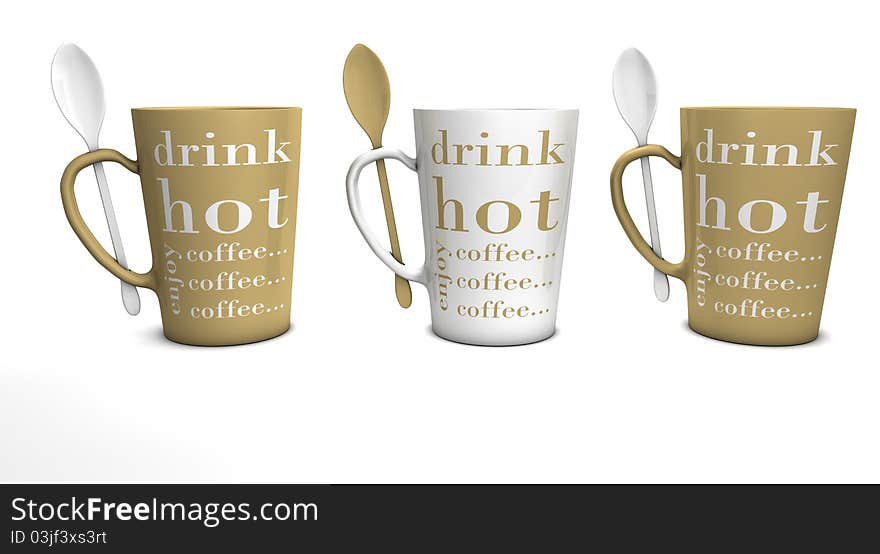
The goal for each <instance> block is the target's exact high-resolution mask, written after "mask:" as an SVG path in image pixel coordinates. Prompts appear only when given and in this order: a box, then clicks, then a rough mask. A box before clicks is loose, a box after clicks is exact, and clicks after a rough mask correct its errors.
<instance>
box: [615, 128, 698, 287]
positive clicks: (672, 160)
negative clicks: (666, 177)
mask: <svg viewBox="0 0 880 554" xmlns="http://www.w3.org/2000/svg"><path fill="white" fill-rule="evenodd" d="M646 156H657V157H659V158H663V159H664V160H666V161H667V162H669V164H670V165H671V166H672V167H674V168H676V169H678V170H679V171H680V170H681V158H679V157H678V156H675V155H673V154H672V153H671V152H670V151H669V150H667V149H665V148H663V147H662V146H659V145H656V144H648V145H646V146H639V147H638V148H633V149H632V150H629V151H627V152H624V153H623V155H621V156H620V157H619V158H618V159H617V161H616V162H615V163H614V167H613V168H612V169H611V204H612V205H613V206H614V212H615V213H616V214H617V219H618V220H619V221H620V225H621V226H622V227H623V230H624V232H625V233H626V236H627V237H628V238H629V240H630V242H631V243H632V244H633V246H635V247H636V250H638V251H639V254H641V255H642V257H643V258H645V259H646V260H647V261H648V263H649V264H651V265H652V266H654V267H655V268H656V269H657V270H659V271H662V272H663V273H665V274H666V275H671V276H672V277H676V278H678V279H681V280H682V281H684V280H685V277H686V272H687V270H686V267H685V263H684V261H681V262H679V263H677V264H674V263H671V262H668V261H666V260H664V259H663V258H661V257H659V256H657V254H655V253H654V250H653V249H652V248H651V245H649V244H648V243H647V242H646V241H645V239H644V237H642V234H641V233H639V229H638V227H636V224H635V222H633V219H632V216H630V215H629V210H627V208H626V202H625V201H624V199H623V171H624V170H625V169H626V166H628V165H629V164H630V163H632V162H634V161H635V160H638V159H640V158H644V157H646Z"/></svg>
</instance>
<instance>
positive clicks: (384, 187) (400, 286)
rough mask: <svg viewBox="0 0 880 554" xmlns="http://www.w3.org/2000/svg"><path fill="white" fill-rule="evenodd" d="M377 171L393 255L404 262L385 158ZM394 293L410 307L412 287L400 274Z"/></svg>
mask: <svg viewBox="0 0 880 554" xmlns="http://www.w3.org/2000/svg"><path fill="white" fill-rule="evenodd" d="M376 171H378V172H379V190H380V191H382V205H383V206H384V207H385V223H386V225H387V226H388V238H389V239H390V241H391V255H392V256H394V259H395V260H397V261H398V262H400V263H403V256H402V255H401V253H400V239H398V237H397V222H396V221H395V219H394V206H392V205H391V188H390V187H389V186H388V174H387V173H386V172H385V160H379V161H377V162H376ZM394 293H395V295H396V296H397V303H398V304H400V307H401V308H409V307H410V305H411V304H412V289H410V286H409V281H407V280H406V279H404V278H403V277H401V276H400V275H395V276H394Z"/></svg>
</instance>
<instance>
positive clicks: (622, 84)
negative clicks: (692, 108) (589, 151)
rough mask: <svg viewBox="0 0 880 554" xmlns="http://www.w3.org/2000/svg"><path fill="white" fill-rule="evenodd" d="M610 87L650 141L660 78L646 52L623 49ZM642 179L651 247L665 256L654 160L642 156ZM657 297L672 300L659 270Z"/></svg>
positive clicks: (642, 139) (639, 136)
mask: <svg viewBox="0 0 880 554" xmlns="http://www.w3.org/2000/svg"><path fill="white" fill-rule="evenodd" d="M611 86H612V88H613V90H614V102H615V103H616V104H617V111H619V112H620V115H621V117H623V120H624V121H626V124H627V125H629V128H630V129H632V132H633V134H634V135H635V136H636V140H637V141H638V143H639V146H644V145H645V144H648V130H649V129H650V128H651V122H652V121H654V113H655V112H656V111H657V81H656V80H655V79H654V70H653V69H651V64H650V63H648V59H647V58H646V57H645V56H644V54H642V53H641V52H639V51H638V50H636V49H635V48H629V49H627V50H624V51H623V53H622V54H621V55H620V57H619V58H618V59H617V63H616V64H615V65H614V75H613V77H612V83H611ZM642 181H643V182H644V184H645V202H646V204H647V205H648V228H649V229H650V232H651V248H652V249H653V250H654V253H655V254H657V256H660V257H661V258H662V257H663V256H662V254H661V253H660V230H659V229H658V228H657V209H656V208H655V207H654V185H653V183H652V182H651V163H650V162H649V161H648V158H647V157H644V158H642ZM654 296H656V297H657V300H659V301H661V302H666V300H668V299H669V279H668V278H667V277H666V274H665V273H663V272H662V271H659V270H657V269H655V270H654Z"/></svg>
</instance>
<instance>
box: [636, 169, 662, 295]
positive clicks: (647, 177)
mask: <svg viewBox="0 0 880 554" xmlns="http://www.w3.org/2000/svg"><path fill="white" fill-rule="evenodd" d="M642 182H643V183H644V185H645V204H646V205H647V206H648V229H649V231H650V234H651V249H652V250H654V253H655V254H657V256H658V257H660V258H662V257H663V255H662V253H661V252H660V229H659V228H658V227H657V208H656V206H655V205H654V182H653V181H652V180H651V162H649V161H648V158H647V157H644V158H642ZM654 296H656V297H657V300H659V301H660V302H666V301H667V300H668V299H669V278H668V277H666V274H665V273H663V272H662V271H660V270H657V269H655V270H654Z"/></svg>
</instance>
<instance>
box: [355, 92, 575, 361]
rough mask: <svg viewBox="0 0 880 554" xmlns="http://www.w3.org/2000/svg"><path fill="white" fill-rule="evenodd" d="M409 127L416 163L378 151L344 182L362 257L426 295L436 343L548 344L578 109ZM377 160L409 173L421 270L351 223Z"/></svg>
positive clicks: (449, 113) (419, 114)
mask: <svg viewBox="0 0 880 554" xmlns="http://www.w3.org/2000/svg"><path fill="white" fill-rule="evenodd" d="M413 117H414V121H415V135H416V136H415V138H416V157H415V158H410V157H409V156H407V155H406V154H404V153H402V152H400V151H399V150H394V149H389V148H379V149H376V150H372V151H369V152H367V153H365V154H363V155H361V156H360V157H358V158H357V159H355V160H354V162H353V163H352V164H351V167H350V169H349V171H348V176H347V179H346V186H347V191H348V203H349V208H350V210H351V214H352V217H353V218H354V221H355V224H356V225H357V227H358V229H359V230H360V231H361V234H362V235H363V236H364V239H365V240H366V241H367V244H368V245H369V247H370V249H371V250H372V251H373V252H374V253H375V254H376V255H377V256H378V257H379V259H380V260H382V262H384V263H385V265H387V266H388V267H389V268H390V269H391V270H392V271H394V272H395V273H396V274H397V275H399V276H401V277H403V278H404V279H407V280H409V281H414V282H417V283H421V284H422V285H424V286H425V288H426V289H427V290H428V295H429V300H430V305H431V328H432V330H433V331H434V333H435V334H436V335H438V336H439V337H441V338H445V339H447V340H451V341H455V342H462V343H466V344H476V345H488V346H508V345H518V344H527V343H532V342H536V341H540V340H544V339H546V338H548V337H550V336H552V335H553V333H554V332H555V330H556V311H557V304H558V301H559V281H560V277H561V272H562V253H563V248H564V245H565V230H566V225H567V218H568V205H569V193H570V190H571V175H572V165H573V163H574V150H575V141H576V139H577V119H578V112H577V110H503V109H502V110H414V111H413ZM386 158H390V159H395V160H398V161H400V162H402V163H403V164H404V165H405V166H406V167H408V168H409V169H411V170H413V171H416V172H417V173H418V178H419V191H420V198H421V209H422V227H423V238H424V245H425V265H424V266H422V267H413V266H409V265H403V264H401V263H400V262H398V261H397V260H396V259H394V257H393V256H392V255H391V253H390V252H388V251H387V250H386V249H385V248H384V247H383V246H382V245H381V243H380V242H379V240H378V239H377V238H376V236H375V235H374V234H373V232H372V231H371V230H370V228H369V227H368V225H367V223H366V221H365V219H364V216H363V213H362V209H361V202H360V196H359V191H358V180H359V177H360V174H361V171H362V170H363V169H364V168H365V167H366V166H367V165H369V164H371V163H373V162H376V161H377V160H382V159H386Z"/></svg>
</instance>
